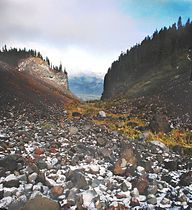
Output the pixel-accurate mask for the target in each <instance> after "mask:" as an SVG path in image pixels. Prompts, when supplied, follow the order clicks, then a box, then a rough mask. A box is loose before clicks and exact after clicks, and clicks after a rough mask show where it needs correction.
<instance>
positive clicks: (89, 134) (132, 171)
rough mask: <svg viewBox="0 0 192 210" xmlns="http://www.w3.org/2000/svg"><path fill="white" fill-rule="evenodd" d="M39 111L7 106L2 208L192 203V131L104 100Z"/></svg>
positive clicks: (0, 158)
mask: <svg viewBox="0 0 192 210" xmlns="http://www.w3.org/2000/svg"><path fill="white" fill-rule="evenodd" d="M55 110H56V109H55ZM115 110H116V111H115ZM33 112H34V110H30V109H29V108H26V110H23V109H22V110H21V111H18V110H17V111H16V110H15V109H13V107H12V106H10V107H9V106H7V109H6V110H2V109H1V112H0V114H1V118H0V174H1V178H0V208H1V209H10V210H11V209H14V210H16V209H18V210H19V209H23V210H33V209H36V210H37V209H42V206H43V209H46V210H66V209H78V210H81V209H82V210H83V209H90V210H93V209H108V210H115V209H117V210H120V209H190V208H192V169H191V168H192V158H191V155H190V152H191V139H190V134H188V133H185V132H182V131H179V130H177V132H176V130H175V133H174V132H173V131H172V134H170V133H169V134H163V133H162V132H157V133H155V134H154V133H153V132H149V131H146V130H145V126H146V124H145V123H146V122H145V121H144V118H139V116H136V115H134V116H133V113H132V115H130V113H128V112H127V110H126V111H125V112H124V113H123V112H122V111H121V113H118V112H117V109H116V108H115V106H114V104H109V103H108V104H107V103H104V102H102V103H101V102H96V103H84V104H78V105H73V106H72V105H70V106H69V107H68V108H67V111H65V110H62V109H61V110H59V109H58V110H57V113H56V114H54V110H53V112H52V114H50V115H49V114H48V113H47V115H46V113H43V114H41V113H37V115H36V116H34V115H31V113H33ZM115 112H116V113H115ZM48 115H49V116H48ZM128 115H129V116H128ZM163 128H166V126H165V127H163ZM171 135H172V136H171ZM165 137H166V138H167V139H168V145H166V144H165V143H166V140H165ZM171 138H172V139H173V141H172V142H171ZM181 139H182V140H181ZM170 145H171V146H172V147H170Z"/></svg>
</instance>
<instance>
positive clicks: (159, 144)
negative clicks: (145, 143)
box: [150, 141, 169, 152]
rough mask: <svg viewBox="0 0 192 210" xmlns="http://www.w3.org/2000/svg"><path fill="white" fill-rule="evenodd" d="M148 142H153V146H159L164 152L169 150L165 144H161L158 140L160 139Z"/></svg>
mask: <svg viewBox="0 0 192 210" xmlns="http://www.w3.org/2000/svg"><path fill="white" fill-rule="evenodd" d="M150 143H151V144H153V145H155V146H158V147H160V148H161V149H162V150H164V151H165V152H168V151H169V148H168V147H167V146H166V145H165V144H163V143H162V142H160V141H150Z"/></svg>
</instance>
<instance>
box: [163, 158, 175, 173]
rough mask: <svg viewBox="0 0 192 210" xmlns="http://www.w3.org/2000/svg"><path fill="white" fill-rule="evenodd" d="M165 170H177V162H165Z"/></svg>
mask: <svg viewBox="0 0 192 210" xmlns="http://www.w3.org/2000/svg"><path fill="white" fill-rule="evenodd" d="M164 165H165V168H166V169H168V170H171V171H174V170H176V169H177V161H176V160H175V161H174V160H165V161H164Z"/></svg>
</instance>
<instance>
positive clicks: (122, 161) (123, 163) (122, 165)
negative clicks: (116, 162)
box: [121, 158, 127, 168]
mask: <svg viewBox="0 0 192 210" xmlns="http://www.w3.org/2000/svg"><path fill="white" fill-rule="evenodd" d="M126 166H127V161H126V160H125V158H122V160H121V168H125V167H126Z"/></svg>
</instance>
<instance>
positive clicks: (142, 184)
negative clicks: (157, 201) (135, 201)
mask: <svg viewBox="0 0 192 210" xmlns="http://www.w3.org/2000/svg"><path fill="white" fill-rule="evenodd" d="M148 185H149V182H148V180H147V178H146V177H139V178H138V180H137V181H136V184H135V187H136V188H137V189H138V190H139V193H140V194H145V192H146V189H147V187H148Z"/></svg>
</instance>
